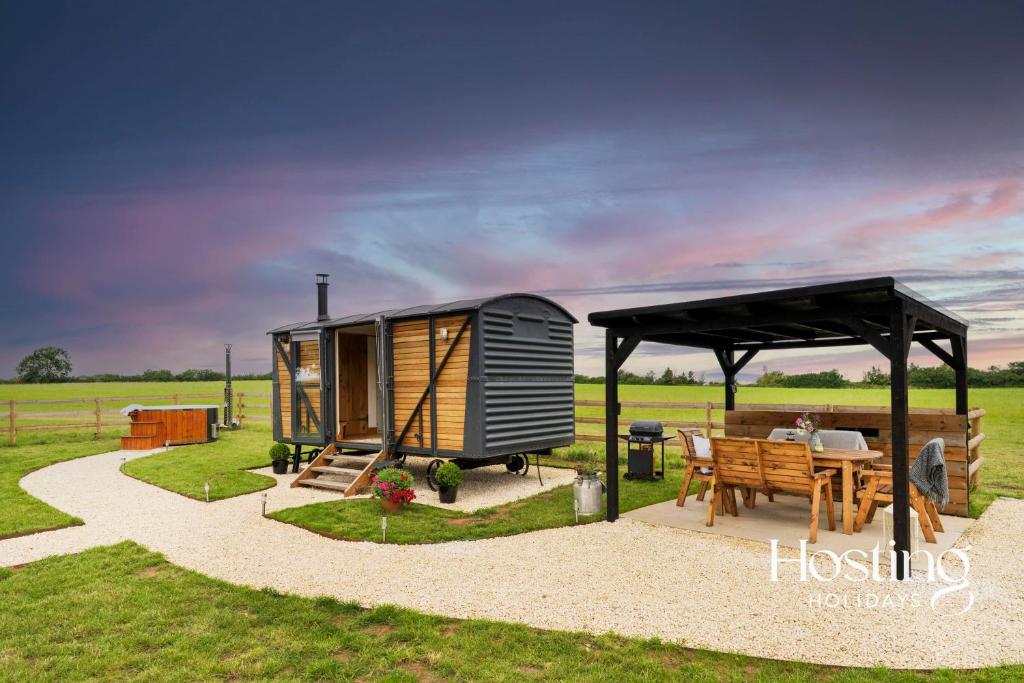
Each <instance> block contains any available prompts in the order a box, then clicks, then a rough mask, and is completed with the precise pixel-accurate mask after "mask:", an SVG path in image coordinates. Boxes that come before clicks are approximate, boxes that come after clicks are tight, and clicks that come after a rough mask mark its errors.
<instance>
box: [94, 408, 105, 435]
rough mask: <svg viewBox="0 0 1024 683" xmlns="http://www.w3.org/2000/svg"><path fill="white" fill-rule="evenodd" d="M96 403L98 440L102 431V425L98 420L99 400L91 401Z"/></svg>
mask: <svg viewBox="0 0 1024 683" xmlns="http://www.w3.org/2000/svg"><path fill="white" fill-rule="evenodd" d="M93 400H95V401H96V438H97V439H98V438H100V432H101V431H102V427H103V423H102V420H101V419H100V399H99V398H96V399H93Z"/></svg>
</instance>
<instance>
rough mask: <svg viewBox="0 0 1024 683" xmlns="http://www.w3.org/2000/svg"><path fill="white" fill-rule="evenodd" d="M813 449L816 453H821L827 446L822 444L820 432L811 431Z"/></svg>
mask: <svg viewBox="0 0 1024 683" xmlns="http://www.w3.org/2000/svg"><path fill="white" fill-rule="evenodd" d="M811 450H812V451H814V452H815V453H821V452H823V451H824V450H825V447H824V446H823V445H822V444H821V435H820V434H818V432H812V433H811Z"/></svg>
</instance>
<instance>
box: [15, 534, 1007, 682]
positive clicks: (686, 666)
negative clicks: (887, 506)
mask: <svg viewBox="0 0 1024 683" xmlns="http://www.w3.org/2000/svg"><path fill="white" fill-rule="evenodd" d="M434 588H435V589H437V590H456V588H455V587H450V586H448V587H446V586H438V587H434ZM0 604H3V605H4V609H2V610H0V681H27V680H32V681H68V680H85V679H91V680H101V679H102V680H127V679H142V680H151V681H191V680H255V679H261V680H268V679H273V680H283V681H288V680H346V681H354V680H360V681H424V680H434V681H442V680H451V681H481V680H486V681H521V680H543V681H564V680H587V681H676V680H695V681H737V682H739V681H748V680H762V681H837V682H847V683H853V682H857V681H899V682H903V681H950V682H952V681H964V680H966V681H1015V680H1020V679H1021V678H1022V677H1024V667H1020V666H1012V667H1000V668H995V669H986V670H982V671H970V672H953V671H943V672H936V673H931V674H929V673H921V672H895V671H887V670H884V669H840V668H834V667H826V666H815V665H810V664H800V663H792V662H779V661H773V660H765V659H755V658H752V657H744V656H739V655H732V654H723V653H718V652H711V651H707V650H694V649H688V648H685V647H682V646H679V645H674V644H667V643H663V642H659V641H657V640H643V639H633V638H625V637H621V636H616V635H610V634H609V635H603V636H594V635H589V634H582V633H567V632H562V631H548V630H540V629H534V628H529V627H526V626H521V625H516V624H508V623H500V622H492V621H482V620H466V621H460V620H455V619H446V618H443V617H435V616H429V615H425V614H420V613H418V612H414V611H411V610H406V609H401V608H397V607H378V608H375V609H363V608H360V607H358V606H356V605H353V604H349V603H340V602H338V601H336V600H333V599H328V598H320V599H310V598H303V597H297V596H291V595H282V594H279V593H277V592H274V591H269V590H262V591H260V590H253V589H251V588H245V587H242V586H235V585H232V584H228V583H225V582H223V581H218V580H216V579H211V578H209V577H206V576H203V575H201V574H197V573H195V572H191V571H188V570H186V569H182V568H180V567H177V566H175V565H172V564H169V563H168V562H166V561H165V560H164V559H163V558H162V557H161V556H160V555H158V554H155V553H151V552H148V551H146V550H145V549H143V548H141V547H139V546H138V545H135V544H133V543H121V544H118V545H115V546H107V547H103V548H95V549H92V550H89V551H86V552H84V553H81V554H77V555H64V556H57V557H52V558H49V559H46V560H42V561H40V562H35V563H32V564H29V565H26V566H24V567H20V568H18V569H15V570H10V569H0Z"/></svg>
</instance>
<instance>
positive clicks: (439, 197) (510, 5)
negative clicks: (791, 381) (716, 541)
mask: <svg viewBox="0 0 1024 683" xmlns="http://www.w3.org/2000/svg"><path fill="white" fill-rule="evenodd" d="M0 63H2V64H3V67H2V68H0V254H2V256H3V267H2V268H0V292H2V301H3V304H2V306H0V329H2V332H0V377H10V376H13V375H14V374H15V372H14V367H15V365H16V364H17V362H18V360H19V359H20V358H21V357H22V356H23V355H25V354H26V353H27V352H29V351H30V350H31V349H33V348H35V347H38V346H44V345H57V346H62V347H64V348H66V349H67V350H68V351H69V352H70V353H71V357H72V361H73V363H74V366H75V372H76V373H83V374H86V373H88V374H91V373H97V372H106V371H109V372H123V373H127V372H135V371H142V370H145V369H147V368H170V369H172V370H176V371H178V370H182V369H185V368H189V367H220V366H221V364H222V354H223V351H222V344H223V343H224V342H231V343H233V344H234V345H235V349H236V354H235V362H236V368H238V369H240V370H242V371H264V370H267V369H268V368H269V363H270V344H269V341H268V340H267V338H266V337H265V335H264V333H265V332H266V331H267V330H268V329H270V328H272V327H275V326H278V325H282V324H285V323H289V322H295V321H299V320H308V319H311V318H313V317H315V313H316V310H315V308H316V298H315V287H314V284H313V282H314V278H313V274H314V273H316V272H328V273H331V274H332V279H331V282H332V286H331V291H330V308H331V313H332V314H334V315H341V314H344V313H354V312H361V311H374V310H378V309H382V308H388V307H401V306H408V305H413V304H419V303H430V302H440V301H446V300H451V299H457V298H462V297H466V296H480V295H485V294H491V293H500V292H507V291H531V292H538V293H542V294H545V295H547V296H550V297H552V298H554V299H556V300H558V301H559V302H561V303H563V304H564V305H565V306H566V307H567V308H569V309H570V310H572V311H573V312H574V313H575V314H576V315H577V316H578V317H579V318H580V319H581V321H583V322H582V323H581V324H580V325H579V326H578V327H577V369H578V371H580V372H586V373H598V372H602V371H603V368H602V361H601V351H602V343H603V340H602V338H601V335H600V334H599V332H598V331H597V330H595V329H592V328H591V327H590V326H589V325H588V324H587V323H586V322H585V319H586V314H587V313H588V312H589V311H593V310H600V309H605V308H617V307H623V306H633V305H646V304H655V303H667V302H671V301H683V300H690V299H697V298H707V297H711V296H717V295H722V294H733V293H740V292H749V291H756V290H762V289H772V288H777V287H788V286H796V285H801V284H811V283H817V282H822V281H829V280H841V279H848V278H858V277H865V276H872V275H894V276H896V277H898V278H900V279H902V280H903V281H904V282H906V283H907V284H909V285H910V286H911V287H913V288H915V289H916V290H918V291H919V292H921V293H923V294H924V295H926V296H928V297H929V298H931V299H933V300H934V301H936V302H938V303H940V304H942V305H944V306H946V307H948V308H950V309H952V310H953V311H955V312H956V313H959V314H960V315H962V316H963V317H965V318H967V319H968V320H969V321H970V322H971V331H970V335H971V336H970V340H971V341H970V362H971V365H973V366H977V367H982V366H987V365H990V364H993V363H997V364H1003V363H1006V362H1007V361H1011V360H1024V342H1022V332H1024V315H1022V313H1021V306H1022V304H1024V284H1022V282H1024V76H1022V74H1024V66H1022V65H1024V3H1011V2H948V3H944V2H928V3H920V4H916V3H910V2H900V3H892V2H886V3H878V4H873V3H869V2H856V3H852V2H851V3H840V2H806V3H799V4H789V3H781V2H764V3H754V2H744V3H729V2H708V3H696V2H686V3H683V2H667V3H663V4H660V3H653V2H643V3H626V2H614V3H601V2H594V1H588V2H578V3H571V2H537V3H530V2H520V1H517V2H507V3H497V2H480V1H479V0H476V1H473V2H465V3H456V2H436V3H435V2H409V3H392V2H384V3H352V4H346V3H342V2H322V3H321V2H311V1H304V2H298V3H294V2H273V3H268V2H244V3H242V2H237V3H232V2H224V1H213V2H180V1H179V2H137V1H135V0H132V1H128V2H110V1H107V0H100V1H97V2H69V3H57V2H49V1H45V0H44V1H40V2H14V1H7V0H0ZM648 347H649V348H648ZM762 356H763V359H762ZM762 356H758V358H757V359H756V362H755V363H754V364H753V365H756V366H757V367H756V368H748V370H753V371H754V372H755V373H756V372H759V371H760V369H761V366H762V365H764V364H768V365H769V366H771V367H772V368H778V369H783V370H787V371H799V370H816V369H827V368H830V367H838V368H840V369H841V370H843V371H844V372H846V373H847V374H848V376H850V377H852V378H855V379H859V377H860V373H861V371H862V370H863V369H866V368H867V367H868V366H870V365H871V364H872V363H875V364H879V363H880V360H879V358H880V357H879V356H878V355H877V354H876V353H875V352H874V351H871V350H863V349H861V350H854V351H849V352H837V351H835V350H823V351H820V352H819V353H817V354H813V355H812V354H811V353H808V352H802V353H799V354H796V355H793V354H788V355H787V354H783V353H776V354H762ZM913 360H916V361H918V362H926V363H929V364H932V363H934V362H935V361H934V359H933V358H932V357H931V356H930V355H929V354H928V353H927V352H925V351H920V352H917V351H915V355H914V356H913ZM666 365H669V366H672V367H674V368H676V369H679V370H695V371H698V372H700V371H708V373H709V376H710V375H712V374H713V372H714V371H716V370H717V365H716V363H715V361H714V359H713V357H712V356H711V354H710V353H708V352H697V351H694V352H686V351H685V350H684V351H680V350H679V349H676V348H671V347H657V346H650V345H644V346H641V347H640V349H639V350H638V352H637V353H636V354H634V356H633V358H632V359H631V360H630V362H629V364H628V365H627V369H631V370H634V371H646V370H648V369H661V368H663V367H665V366H666Z"/></svg>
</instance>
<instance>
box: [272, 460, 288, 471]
mask: <svg viewBox="0 0 1024 683" xmlns="http://www.w3.org/2000/svg"><path fill="white" fill-rule="evenodd" d="M273 465H274V474H288V461H287V460H275V461H274V462H273Z"/></svg>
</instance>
